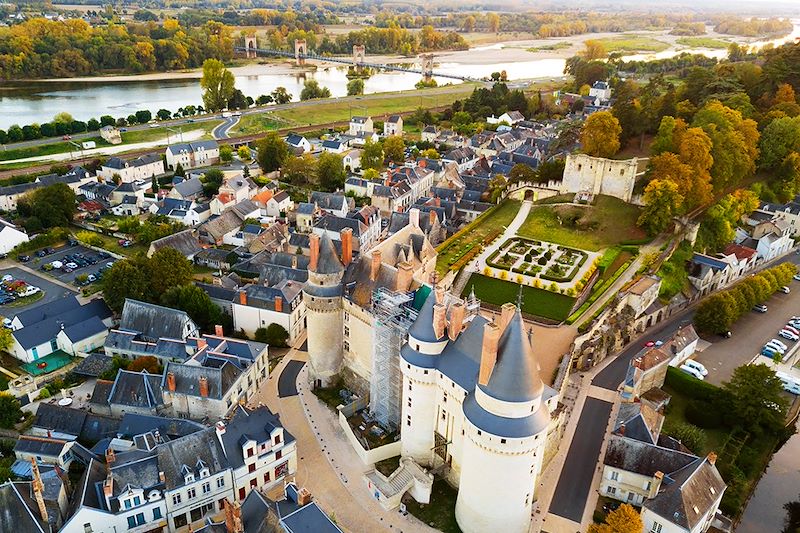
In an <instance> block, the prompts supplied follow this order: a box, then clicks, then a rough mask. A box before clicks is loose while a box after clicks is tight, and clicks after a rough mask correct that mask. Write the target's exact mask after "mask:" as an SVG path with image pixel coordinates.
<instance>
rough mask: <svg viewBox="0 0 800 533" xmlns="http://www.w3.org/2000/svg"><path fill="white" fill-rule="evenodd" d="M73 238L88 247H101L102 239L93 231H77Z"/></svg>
mask: <svg viewBox="0 0 800 533" xmlns="http://www.w3.org/2000/svg"><path fill="white" fill-rule="evenodd" d="M75 237H76V238H77V239H78V240H79V241H81V242H82V243H83V244H87V245H89V246H98V247H99V246H103V239H102V238H101V237H100V236H99V235H98V234H96V233H94V232H93V231H79V232H78V233H77V234H76V235H75Z"/></svg>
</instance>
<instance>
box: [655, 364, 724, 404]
mask: <svg viewBox="0 0 800 533" xmlns="http://www.w3.org/2000/svg"><path fill="white" fill-rule="evenodd" d="M665 383H666V384H667V386H668V387H670V388H672V389H674V390H675V391H676V392H678V393H680V394H682V395H684V396H687V397H689V398H692V399H695V400H705V401H712V400H714V399H715V398H717V396H718V395H719V393H720V389H719V387H715V386H714V385H712V384H711V383H706V382H705V381H698V380H697V379H695V378H693V377H691V376H690V375H689V374H687V373H685V372H683V371H681V370H679V369H677V368H675V367H672V366H671V367H669V368H668V369H667V379H666V381H665Z"/></svg>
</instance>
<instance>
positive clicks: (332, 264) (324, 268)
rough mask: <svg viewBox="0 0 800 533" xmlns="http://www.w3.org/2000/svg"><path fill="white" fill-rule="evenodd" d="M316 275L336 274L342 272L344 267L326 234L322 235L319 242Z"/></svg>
mask: <svg viewBox="0 0 800 533" xmlns="http://www.w3.org/2000/svg"><path fill="white" fill-rule="evenodd" d="M314 272H316V273H317V274H337V273H339V272H344V265H343V264H342V262H341V261H340V260H339V256H338V255H337V254H336V247H334V245H333V241H331V238H330V236H329V235H328V232H327V231H326V232H325V233H323V234H322V238H321V239H320V240H319V259H318V260H317V269H316V270H315V271H314Z"/></svg>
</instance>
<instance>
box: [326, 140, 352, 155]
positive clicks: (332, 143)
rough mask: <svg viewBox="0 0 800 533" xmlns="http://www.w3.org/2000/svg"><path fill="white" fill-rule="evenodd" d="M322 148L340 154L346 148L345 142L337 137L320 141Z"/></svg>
mask: <svg viewBox="0 0 800 533" xmlns="http://www.w3.org/2000/svg"><path fill="white" fill-rule="evenodd" d="M322 150H323V151H325V152H328V153H331V154H341V153H343V152H344V151H345V150H347V143H345V142H343V141H340V140H339V139H327V140H324V141H322Z"/></svg>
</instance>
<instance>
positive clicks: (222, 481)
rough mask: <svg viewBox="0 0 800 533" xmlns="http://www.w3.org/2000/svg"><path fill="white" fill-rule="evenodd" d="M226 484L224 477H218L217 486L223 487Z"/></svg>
mask: <svg viewBox="0 0 800 533" xmlns="http://www.w3.org/2000/svg"><path fill="white" fill-rule="evenodd" d="M224 486H225V478H224V477H218V478H217V488H218V489H221V488H222V487H224Z"/></svg>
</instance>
